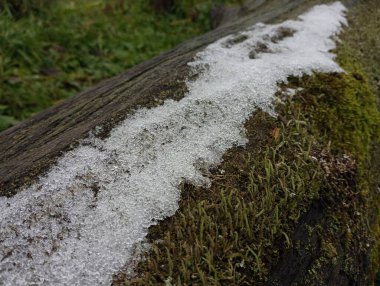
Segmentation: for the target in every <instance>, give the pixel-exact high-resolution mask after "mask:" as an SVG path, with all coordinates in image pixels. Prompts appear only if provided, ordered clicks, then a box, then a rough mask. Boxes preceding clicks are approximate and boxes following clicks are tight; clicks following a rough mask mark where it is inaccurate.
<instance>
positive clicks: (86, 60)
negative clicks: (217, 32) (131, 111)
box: [0, 0, 233, 131]
mask: <svg viewBox="0 0 380 286" xmlns="http://www.w3.org/2000/svg"><path fill="white" fill-rule="evenodd" d="M211 2H212V1H211V0H180V1H177V4H176V8H175V9H174V10H173V11H169V12H166V13H154V12H153V11H152V9H151V8H150V6H149V1H148V0H144V1H127V0H125V1H120V0H112V1H106V0H90V1H84V0H74V1H63V0H56V1H46V0H33V1H22V0H19V1H6V0H2V1H0V8H1V7H2V9H1V10H0V84H1V92H0V131H1V130H3V129H5V128H7V127H9V126H11V125H13V124H15V123H16V122H17V121H19V120H23V119H25V118H28V117H30V116H32V115H33V114H35V113H37V112H39V111H41V110H43V109H45V108H47V107H48V106H51V105H54V104H56V103H58V102H60V101H61V100H63V99H64V98H67V97H68V96H71V95H73V94H75V93H78V92H79V91H81V90H83V89H85V88H86V87H89V86H92V85H94V83H96V82H98V81H100V80H102V79H104V78H108V77H111V76H113V75H116V74H119V73H120V72H122V71H124V70H126V69H128V68H129V67H132V66H134V65H136V64H138V63H140V62H142V61H145V60H147V59H149V58H152V57H153V56H155V55H157V54H159V53H161V52H163V51H166V50H168V49H170V48H172V47H173V46H175V45H176V44H179V43H181V42H183V41H184V40H185V39H188V38H191V37H193V36H196V35H199V34H202V33H204V32H205V31H207V30H208V29H209V10H210V7H211ZM219 2H227V1H224V0H220V1H219ZM229 2H233V1H229ZM7 3H12V5H13V6H12V5H10V4H7ZM16 8H17V9H16Z"/></svg>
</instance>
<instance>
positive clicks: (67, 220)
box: [0, 2, 346, 285]
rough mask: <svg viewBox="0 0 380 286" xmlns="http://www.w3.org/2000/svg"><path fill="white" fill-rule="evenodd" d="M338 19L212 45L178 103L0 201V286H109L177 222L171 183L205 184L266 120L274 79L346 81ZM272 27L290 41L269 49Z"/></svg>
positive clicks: (79, 151) (68, 158)
mask: <svg viewBox="0 0 380 286" xmlns="http://www.w3.org/2000/svg"><path fill="white" fill-rule="evenodd" d="M344 11H345V8H344V6H343V5H342V4H341V3H339V2H336V3H334V4H331V5H320V6H315V7H314V8H313V9H312V10H310V11H309V12H307V13H305V14H304V15H302V16H300V17H299V19H297V20H294V21H293V20H291V21H286V22H283V23H281V24H277V25H264V24H257V25H255V26H253V27H251V28H250V29H248V30H246V31H243V32H241V33H240V35H245V36H246V38H247V39H246V40H244V41H243V42H239V43H234V41H233V39H234V38H235V37H237V36H239V35H231V36H229V37H227V38H224V39H221V40H219V41H217V42H215V43H213V44H211V45H210V46H208V47H207V48H206V49H205V50H204V51H202V52H200V53H199V54H198V55H197V56H196V58H195V59H194V60H193V61H192V62H191V63H189V64H190V66H191V68H192V71H193V73H199V77H198V78H197V79H196V80H194V81H190V80H189V81H188V82H187V85H188V89H189V92H188V93H187V95H186V96H185V97H184V98H183V99H182V100H180V101H178V102H176V101H172V100H167V101H165V103H164V104H163V105H162V106H159V107H156V108H153V109H145V108H142V109H139V110H137V111H136V112H135V113H134V115H132V116H130V117H129V118H127V119H126V120H125V121H123V122H122V123H121V124H120V125H118V126H117V127H115V128H114V129H113V130H112V131H111V134H110V136H109V138H106V139H104V140H100V139H97V138H96V136H94V135H90V136H89V137H88V138H87V139H86V140H84V141H83V142H81V144H80V145H79V147H77V148H75V149H74V150H72V151H70V152H67V153H66V154H64V156H62V158H61V159H60V160H59V162H58V163H57V164H56V165H55V166H54V167H52V168H51V169H50V170H49V171H48V172H47V173H46V174H45V175H44V176H43V177H41V178H40V179H39V182H38V183H36V184H34V185H32V186H31V187H29V188H27V189H25V190H22V191H20V192H19V193H18V194H17V195H15V196H14V197H12V198H4V197H3V198H0V209H1V212H0V285H27V284H28V285H30V284H33V285H108V284H110V283H111V281H112V275H113V274H115V273H117V271H119V270H120V269H121V268H123V267H124V266H125V265H128V263H130V262H131V261H132V259H133V254H134V251H135V249H136V247H138V245H139V243H141V242H142V241H143V240H144V237H145V236H146V234H147V229H148V227H149V226H151V225H154V224H156V223H157V222H158V221H159V220H162V219H163V218H165V217H168V216H171V215H173V214H174V213H175V211H176V210H177V208H178V201H179V199H180V191H179V189H178V185H179V184H180V183H181V182H184V181H186V182H190V183H192V184H194V185H204V186H207V185H208V184H209V183H210V182H209V180H208V179H207V177H205V176H204V172H205V171H207V169H209V168H210V166H213V165H216V164H219V163H220V162H221V158H222V155H223V154H224V152H225V151H226V150H227V149H228V148H231V147H232V146H234V145H244V144H245V143H246V142H247V139H246V137H245V131H244V122H245V121H246V120H247V119H248V118H249V116H250V115H251V114H252V113H253V112H254V111H255V110H257V109H258V108H261V109H263V110H265V111H267V112H269V113H270V114H273V115H274V111H273V108H272V102H273V99H274V94H275V92H276V90H277V84H278V83H279V82H282V81H286V79H287V77H288V76H290V75H294V76H300V75H302V74H310V73H312V72H313V71H318V72H342V69H341V68H340V67H339V66H338V65H337V64H336V63H335V62H334V60H333V59H334V55H333V54H332V53H331V52H329V51H330V50H331V49H333V48H334V47H335V44H334V41H333V39H332V37H333V36H335V35H336V34H337V33H338V32H339V31H340V29H341V27H342V25H343V24H345V23H346V21H345V16H344ZM280 28H282V29H284V28H286V29H288V30H289V29H290V30H291V31H294V35H292V36H290V37H287V38H284V39H281V40H279V41H276V43H274V42H272V41H271V39H270V38H271V37H273V36H275V35H276V34H277V33H278V32H279V31H280V30H279V29H280ZM236 42H238V41H236ZM263 44H265V47H266V48H265V49H262V50H261V51H260V50H259V49H258V48H257V47H258V46H260V45H261V46H263ZM252 50H255V57H254V59H251V58H250V57H249V54H250V53H251V51H252Z"/></svg>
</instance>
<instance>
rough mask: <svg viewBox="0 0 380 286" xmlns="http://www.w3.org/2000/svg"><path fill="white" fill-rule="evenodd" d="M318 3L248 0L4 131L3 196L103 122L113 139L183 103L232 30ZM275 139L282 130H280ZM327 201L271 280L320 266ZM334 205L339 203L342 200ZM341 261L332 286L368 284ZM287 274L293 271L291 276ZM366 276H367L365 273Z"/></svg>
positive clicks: (308, 218)
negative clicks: (199, 70) (197, 63)
mask: <svg viewBox="0 0 380 286" xmlns="http://www.w3.org/2000/svg"><path fill="white" fill-rule="evenodd" d="M318 2H319V1H306V0H297V1H275V0H273V1H267V2H265V1H249V2H248V3H247V4H246V6H245V8H244V9H242V10H239V12H238V13H227V14H225V13H224V14H223V15H228V17H227V18H230V20H225V18H223V20H219V21H218V24H220V25H221V26H220V27H218V28H216V29H215V30H214V31H211V32H209V33H208V34H206V35H203V36H201V37H199V38H196V39H193V40H190V41H188V42H186V43H184V44H182V45H180V46H178V47H177V48H175V49H173V50H171V51H169V52H167V53H164V54H162V55H160V56H158V57H156V58H154V59H152V60H150V61H148V62H146V63H143V64H140V65H138V66H136V67H134V68H132V69H130V70H128V71H126V72H125V73H123V74H121V75H119V76H116V77H114V78H112V79H109V80H106V81H104V82H102V83H100V84H98V85H97V86H95V87H93V88H91V89H89V90H87V91H84V92H82V93H80V94H78V95H76V96H74V97H72V98H70V99H68V100H66V101H65V102H63V103H61V104H59V105H57V106H54V107H52V108H50V109H48V110H46V111H44V112H42V113H40V114H38V115H37V116H35V117H34V118H32V119H30V120H28V121H25V122H23V123H21V124H20V125H18V126H15V127H13V128H11V129H9V130H6V131H4V132H3V133H1V134H0V148H1V150H2V153H1V154H0V160H1V161H0V162H1V163H0V195H3V196H9V197H10V196H13V195H14V194H16V193H17V192H18V191H19V190H22V187H23V186H28V185H30V184H31V183H33V182H34V181H35V180H36V179H38V177H39V176H41V175H42V174H44V172H45V171H46V170H47V169H48V168H49V167H50V166H52V165H53V164H54V163H55V162H56V161H57V158H59V157H60V155H61V154H62V152H65V151H67V150H70V149H72V148H73V147H75V146H76V145H77V144H78V140H80V139H83V138H85V137H87V136H88V134H89V132H90V131H93V130H94V129H96V127H101V128H100V129H98V131H97V133H96V135H97V136H98V137H101V138H106V137H108V134H109V132H110V131H111V129H112V128H113V127H114V126H115V125H117V124H118V123H119V122H121V121H122V120H123V119H125V118H126V117H128V116H130V115H131V114H133V112H134V110H136V109H137V108H139V107H141V106H143V107H155V106H158V105H161V104H162V103H163V101H164V100H166V99H174V100H180V99H181V98H182V97H183V96H184V94H185V93H186V91H187V87H186V84H185V80H186V78H189V77H195V78H196V77H197V74H191V73H190V68H189V66H188V65H187V64H188V63H189V62H190V61H191V60H192V59H193V58H194V56H195V55H196V54H197V53H198V52H199V51H200V50H202V49H203V48H204V47H206V46H207V45H208V44H210V43H212V42H214V41H215V40H218V39H220V38H222V37H224V36H226V35H228V34H231V33H235V32H238V31H242V30H244V29H246V28H248V27H249V26H251V25H253V24H254V23H257V22H275V21H279V20H284V19H287V18H291V17H293V16H295V15H298V14H299V12H300V11H303V10H305V9H307V8H309V7H310V6H312V5H314V4H316V3H318ZM347 3H348V2H347ZM223 17H224V16H223ZM284 32H286V31H284ZM250 56H251V55H250ZM252 57H254V55H252ZM267 133H268V132H267ZM267 133H265V134H267ZM273 136H279V135H278V134H277V135H276V133H274V135H273ZM90 188H91V189H92V190H93V192H94V198H96V197H97V193H98V191H99V186H96V185H94V186H90ZM323 203H326V202H323V201H322V202H320V201H318V204H314V205H312V207H311V208H310V210H309V212H307V213H306V214H304V217H302V218H301V220H300V222H299V226H298V227H297V228H296V230H295V232H294V233H293V239H294V240H295V241H297V242H298V241H300V243H299V248H301V249H302V251H303V252H302V255H298V252H297V251H298V250H299V249H291V250H289V251H284V252H283V253H281V255H282V256H281V260H280V263H279V264H278V265H277V267H276V266H274V267H273V268H272V273H271V278H270V279H269V283H270V285H293V284H292V283H294V281H302V279H303V277H304V276H305V275H306V273H307V272H308V271H309V268H308V265H311V264H314V263H316V264H317V263H318V261H316V260H317V259H318V255H315V254H309V253H308V249H307V247H308V244H307V243H305V245H303V242H304V241H305V238H304V237H306V235H304V232H306V230H307V227H309V226H310V225H317V222H318V223H320V221H323V220H324V217H325V213H326V205H321V204H323ZM328 203H331V202H328ZM326 204H327V203H326ZM331 205H332V206H334V207H335V204H333V203H331ZM330 209H331V208H330ZM54 215H55V214H54ZM316 221H317V222H316ZM322 225H323V224H322ZM313 239H314V237H313ZM314 240H315V241H313V244H317V242H316V241H317V238H315V239H314ZM318 251H319V250H318ZM318 251H317V252H318ZM332 252H334V253H333V254H332V255H335V252H337V254H336V255H337V256H339V257H340V258H341V257H344V250H343V247H342V249H338V250H334V251H332ZM10 255H11V254H10ZM301 258H302V260H305V261H307V264H308V265H303V267H300V269H298V268H296V269H295V267H296V266H297V265H299V264H300V260H301ZM359 260H360V261H359V263H360V264H361V265H363V267H361V268H360V270H362V269H364V270H363V271H362V272H365V271H368V268H369V267H368V264H369V262H368V261H367V260H368V257H367V256H365V257H363V258H360V259H359ZM342 265H343V264H339V265H338V266H337V268H336V269H333V270H332V271H331V273H327V274H326V275H325V276H327V278H326V280H324V281H323V282H326V281H329V282H328V283H330V284H329V285H333V284H331V283H334V285H349V284H352V283H353V281H356V282H357V281H368V280H367V278H366V277H364V278H363V277H360V279H358V280H350V279H349V278H347V277H346V276H344V275H341V273H340V270H341V268H343V266H342ZM288 273H291V275H290V276H288ZM362 274H363V276H365V273H362ZM321 279H322V278H321ZM323 279H324V277H323ZM331 281H333V282H331ZM0 282H1V280H0ZM363 283H364V282H363Z"/></svg>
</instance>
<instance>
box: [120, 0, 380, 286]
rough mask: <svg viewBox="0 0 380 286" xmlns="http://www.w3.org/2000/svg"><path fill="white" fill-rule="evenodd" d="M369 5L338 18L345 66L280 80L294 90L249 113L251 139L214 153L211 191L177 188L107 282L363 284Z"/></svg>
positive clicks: (370, 140) (373, 256) (375, 201)
mask: <svg viewBox="0 0 380 286" xmlns="http://www.w3.org/2000/svg"><path fill="white" fill-rule="evenodd" d="M379 8H380V7H379V4H378V2H376V1H367V2H366V3H365V4H363V5H362V6H360V7H359V8H358V9H357V10H355V11H353V12H351V13H350V15H349V19H350V23H351V25H350V27H348V28H347V29H346V30H345V32H344V33H343V35H342V37H341V39H342V43H340V44H339V47H338V49H337V51H336V52H337V54H338V58H337V60H338V62H339V63H340V64H341V65H342V67H343V68H344V69H345V70H346V71H347V74H316V75H314V76H304V77H302V78H291V79H289V83H288V84H287V85H283V86H282V90H283V91H285V90H286V88H288V87H291V88H298V87H301V88H302V89H301V91H299V92H298V93H297V94H296V95H295V96H294V97H293V98H287V97H286V96H285V95H284V93H283V92H279V94H278V96H279V98H280V99H282V104H278V105H277V113H278V118H271V117H269V116H268V115H267V114H265V113H263V112H261V111H258V112H256V113H255V114H254V115H253V116H252V118H251V119H250V120H249V121H248V122H247V124H246V128H247V134H248V138H249V142H250V143H249V144H248V145H247V146H246V148H234V149H232V150H230V151H229V152H228V153H227V154H226V155H225V156H224V162H223V164H222V165H221V166H219V168H218V169H216V170H213V171H212V175H211V179H212V182H213V184H212V186H211V188H210V189H207V190H206V189H202V188H195V187H193V186H190V185H183V186H182V200H181V202H180V209H179V211H178V212H177V213H176V214H175V215H174V216H173V217H171V218H168V219H166V220H165V221H163V222H162V223H160V224H158V225H156V226H154V227H152V228H151V229H150V234H149V237H148V241H149V242H150V243H151V251H150V252H149V253H146V254H143V255H142V258H141V261H140V263H138V264H137V265H136V275H135V276H134V277H132V278H130V277H128V276H127V275H126V274H123V273H120V274H119V275H118V276H116V277H115V279H114V284H115V285H267V284H268V285H288V284H290V283H291V282H292V283H293V284H292V285H326V284H327V283H328V281H330V282H331V279H332V281H334V279H340V280H337V281H347V283H352V284H357V285H370V284H372V283H374V280H375V276H376V272H377V271H379V269H380V267H379V261H380V254H379V253H380V251H379V249H380V248H379V242H380V229H379V225H380V223H379V218H380V195H379V193H378V187H379V186H380V181H379V178H378V173H379V171H380V166H379V163H378V162H379V161H380V152H379V147H378V146H379V139H380V134H379V130H380V115H379V111H378V97H377V96H376V93H377V91H378V89H377V88H378V87H377V79H376V76H377V75H378V71H379V68H380V62H379V61H377V62H376V61H373V60H372V59H373V58H374V57H376V56H377V55H372V54H369V55H365V52H368V51H371V50H372V51H375V50H376V49H375V48H374V47H373V45H375V47H376V45H377V47H379V46H380V45H378V44H377V43H378V42H377V41H378V35H379V34H380V31H379V28H380V25H377V26H376V25H374V24H373V21H375V22H376V21H378V19H380V15H379V12H380V9H379ZM371 19H372V20H373V21H371ZM363 35H365V36H363ZM362 37H363V38H362ZM358 38H360V39H362V41H361V42H358ZM358 46H359V48H358ZM220 170H223V171H220Z"/></svg>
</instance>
